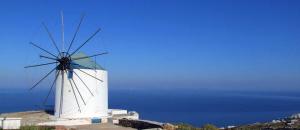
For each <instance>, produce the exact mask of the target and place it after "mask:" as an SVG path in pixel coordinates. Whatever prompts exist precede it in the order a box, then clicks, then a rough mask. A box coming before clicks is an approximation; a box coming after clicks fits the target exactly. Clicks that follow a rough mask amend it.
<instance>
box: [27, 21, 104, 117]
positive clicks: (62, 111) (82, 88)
mask: <svg viewBox="0 0 300 130" xmlns="http://www.w3.org/2000/svg"><path fill="white" fill-rule="evenodd" d="M83 18H84V16H82V17H81V19H80V22H79V24H78V26H77V28H76V31H75V34H74V36H73V38H72V41H71V42H70V45H69V47H68V49H67V51H64V49H62V51H61V50H59V49H58V47H57V44H56V42H55V40H54V38H53V37H52V34H51V33H50V31H49V29H48V28H47V26H46V25H45V24H44V23H43V26H44V28H45V30H46V31H47V33H48V35H49V38H50V39H51V41H52V43H53V45H54V46H55V48H56V50H57V52H58V54H57V55H55V54H53V53H51V52H49V51H47V50H46V49H43V48H41V47H40V46H38V45H36V44H35V43H33V42H30V44H32V45H33V46H35V47H37V48H39V49H40V50H42V51H44V52H46V53H47V54H49V55H48V56H44V55H40V57H41V58H46V59H49V60H52V61H53V62H50V63H43V64H38V65H31V66H26V67H25V68H31V67H39V66H48V65H55V67H54V68H53V69H52V70H51V71H50V72H49V73H47V74H46V75H45V76H44V77H43V78H42V79H41V80H39V81H38V82H37V83H36V84H34V86H33V87H31V88H30V90H31V89H33V88H35V87H36V86H38V85H39V84H40V83H41V82H42V81H43V80H44V79H45V78H47V77H48V76H49V75H50V74H51V73H53V72H55V78H54V81H53V83H52V85H51V88H50V90H49V92H48V95H47V97H46V100H45V102H46V101H47V99H48V97H49V95H50V93H51V91H52V90H53V87H54V86H55V108H54V112H55V114H54V115H55V116H56V117H57V118H91V117H106V116H107V115H108V87H107V71H106V70H105V69H103V68H102V67H101V66H100V65H98V64H96V63H95V62H94V61H93V60H91V57H95V56H99V55H103V54H107V52H104V53H99V54H95V55H91V56H87V55H85V54H84V53H78V51H79V50H80V49H81V48H82V47H83V46H84V45H85V44H86V43H88V42H89V41H90V40H91V39H92V38H93V37H94V36H95V35H96V34H97V33H98V32H99V31H100V29H97V30H96V32H94V33H93V34H92V35H91V36H90V37H89V38H88V39H87V40H86V41H85V42H84V43H82V44H81V45H80V46H79V47H77V48H76V49H75V50H74V51H72V52H71V48H72V44H73V43H74V40H75V38H76V36H77V33H78V31H79V28H80V26H81V23H82V21H83ZM62 19H63V17H62ZM62 21H63V20H62ZM62 23H63V22H62ZM62 25H63V24H62ZM62 27H63V26H62ZM62 35H64V33H63V31H62ZM62 41H63V43H64V38H63V40H62ZM63 46H64V45H63Z"/></svg>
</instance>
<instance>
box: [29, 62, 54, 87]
mask: <svg viewBox="0 0 300 130" xmlns="http://www.w3.org/2000/svg"><path fill="white" fill-rule="evenodd" d="M54 70H56V67H55V68H54V69H52V70H51V71H50V72H49V73H47V74H46V76H44V77H43V78H42V79H40V80H39V81H38V82H37V83H36V84H35V85H33V87H31V88H30V89H29V90H32V89H33V88H35V87H36V86H37V85H38V84H39V83H41V82H42V81H43V80H44V79H45V78H46V77H48V76H49V75H50V74H51V73H52V72H53V71H54Z"/></svg>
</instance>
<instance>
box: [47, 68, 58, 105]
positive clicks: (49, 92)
mask: <svg viewBox="0 0 300 130" xmlns="http://www.w3.org/2000/svg"><path fill="white" fill-rule="evenodd" d="M59 72H60V71H57V73H56V76H55V79H54V81H53V83H52V85H51V88H50V90H49V92H48V95H47V97H46V99H45V100H44V103H43V104H44V105H45V104H46V103H47V100H48V98H49V96H50V94H51V91H52V88H53V86H54V84H55V82H56V80H57V77H58V74H59Z"/></svg>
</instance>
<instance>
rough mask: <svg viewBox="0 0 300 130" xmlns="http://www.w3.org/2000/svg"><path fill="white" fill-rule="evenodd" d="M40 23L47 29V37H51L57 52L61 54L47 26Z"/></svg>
mask: <svg viewBox="0 0 300 130" xmlns="http://www.w3.org/2000/svg"><path fill="white" fill-rule="evenodd" d="M42 24H43V26H44V28H45V30H46V31H47V33H48V35H49V38H50V39H51V41H52V43H53V45H54V46H55V48H56V50H57V52H58V54H59V55H60V56H61V53H60V51H59V49H58V47H57V45H56V42H55V40H54V38H53V36H52V34H51V33H50V31H49V29H48V27H47V26H46V24H45V23H42Z"/></svg>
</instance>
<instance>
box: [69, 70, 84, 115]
mask: <svg viewBox="0 0 300 130" xmlns="http://www.w3.org/2000/svg"><path fill="white" fill-rule="evenodd" d="M66 73H67V71H66ZM68 81H69V83H70V85H71V88H72V92H73V94H74V97H75V99H76V103H77V106H78V109H79V112H80V113H81V109H80V105H79V103H78V99H77V96H76V93H75V91H74V87H73V85H72V83H71V80H70V79H68Z"/></svg>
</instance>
